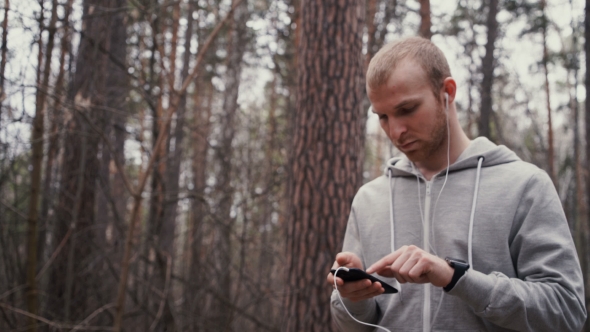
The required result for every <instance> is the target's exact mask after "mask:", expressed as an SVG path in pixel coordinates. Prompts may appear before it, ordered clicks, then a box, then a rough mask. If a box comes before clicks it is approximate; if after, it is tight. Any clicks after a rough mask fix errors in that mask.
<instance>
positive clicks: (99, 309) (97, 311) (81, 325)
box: [70, 303, 115, 332]
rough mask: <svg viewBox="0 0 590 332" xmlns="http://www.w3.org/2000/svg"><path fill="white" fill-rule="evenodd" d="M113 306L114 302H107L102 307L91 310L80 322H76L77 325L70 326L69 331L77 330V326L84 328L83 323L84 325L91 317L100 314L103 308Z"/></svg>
mask: <svg viewBox="0 0 590 332" xmlns="http://www.w3.org/2000/svg"><path fill="white" fill-rule="evenodd" d="M114 306H115V303H107V304H105V305H103V306H102V307H100V308H98V309H96V310H94V312H93V313H91V314H90V315H88V317H86V318H85V319H84V320H83V321H81V322H80V324H78V325H76V326H74V328H72V329H71V330H70V332H71V331H75V330H78V329H79V328H82V327H85V328H86V327H87V326H84V325H85V324H86V323H88V322H89V321H90V320H91V319H92V318H94V317H96V316H97V315H98V314H100V313H101V312H103V311H105V310H107V309H109V308H112V307H114Z"/></svg>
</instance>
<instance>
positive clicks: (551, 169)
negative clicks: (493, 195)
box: [541, 0, 557, 187]
mask: <svg viewBox="0 0 590 332" xmlns="http://www.w3.org/2000/svg"><path fill="white" fill-rule="evenodd" d="M546 7H547V2H546V1H545V0H541V10H542V17H541V19H542V33H543V59H542V64H543V72H544V74H545V97H546V99H545V101H546V104H547V146H548V149H547V165H548V170H547V172H548V173H549V176H550V177H551V180H552V181H553V184H554V185H555V187H557V174H556V172H555V149H554V145H553V121H552V117H551V113H552V111H551V91H550V87H549V68H548V63H549V54H548V51H547V20H548V19H547V16H546V14H545V11H546Z"/></svg>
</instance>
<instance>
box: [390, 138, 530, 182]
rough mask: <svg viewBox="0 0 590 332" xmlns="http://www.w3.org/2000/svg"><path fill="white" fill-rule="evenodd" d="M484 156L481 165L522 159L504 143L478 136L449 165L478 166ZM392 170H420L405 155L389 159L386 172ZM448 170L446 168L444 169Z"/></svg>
mask: <svg viewBox="0 0 590 332" xmlns="http://www.w3.org/2000/svg"><path fill="white" fill-rule="evenodd" d="M480 157H483V163H482V165H481V167H489V166H496V165H500V164H506V163H511V162H515V161H519V160H521V159H520V158H519V157H518V156H517V155H516V154H515V153H514V152H513V151H511V150H510V149H508V148H507V147H506V146H504V145H496V144H494V143H492V142H491V141H490V140H489V139H487V138H485V137H478V138H476V139H474V140H472V141H471V143H470V144H469V146H467V148H466V149H465V151H463V152H462V153H461V155H460V156H459V158H457V160H456V161H455V162H454V163H453V164H452V165H451V166H450V167H449V172H454V171H460V170H464V169H469V168H477V164H478V160H479V159H480ZM388 170H391V171H392V175H393V176H394V177H396V176H418V175H419V174H418V173H417V172H418V171H417V170H416V169H415V167H412V162H411V161H410V160H409V159H408V158H407V157H406V156H405V155H402V156H401V157H395V158H391V159H389V160H388V161H387V167H386V169H385V173H386V175H387V172H388ZM442 172H446V169H444V170H442V171H441V173H442Z"/></svg>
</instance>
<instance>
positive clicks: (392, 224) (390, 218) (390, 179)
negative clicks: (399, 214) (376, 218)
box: [387, 168, 395, 252]
mask: <svg viewBox="0 0 590 332" xmlns="http://www.w3.org/2000/svg"><path fill="white" fill-rule="evenodd" d="M391 173H392V171H391V168H388V169H387V176H388V177H389V225H390V230H391V252H394V251H395V239H394V236H393V235H394V234H395V225H394V222H393V174H391Z"/></svg>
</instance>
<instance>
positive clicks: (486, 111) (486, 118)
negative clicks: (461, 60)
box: [478, 0, 498, 140]
mask: <svg viewBox="0 0 590 332" xmlns="http://www.w3.org/2000/svg"><path fill="white" fill-rule="evenodd" d="M497 14H498V0H489V3H488V18H487V28H488V41H487V43H486V54H485V56H484V57H483V59H482V60H481V68H482V69H481V70H482V72H483V80H482V82H481V108H480V112H481V113H480V116H479V122H478V130H479V136H485V137H487V138H490V139H492V140H493V137H492V133H491V131H490V119H491V115H492V103H493V100H492V90H493V86H494V69H495V67H496V61H495V57H494V50H495V48H496V47H495V42H496V38H497V37H498V20H497V19H496V15H497Z"/></svg>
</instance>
